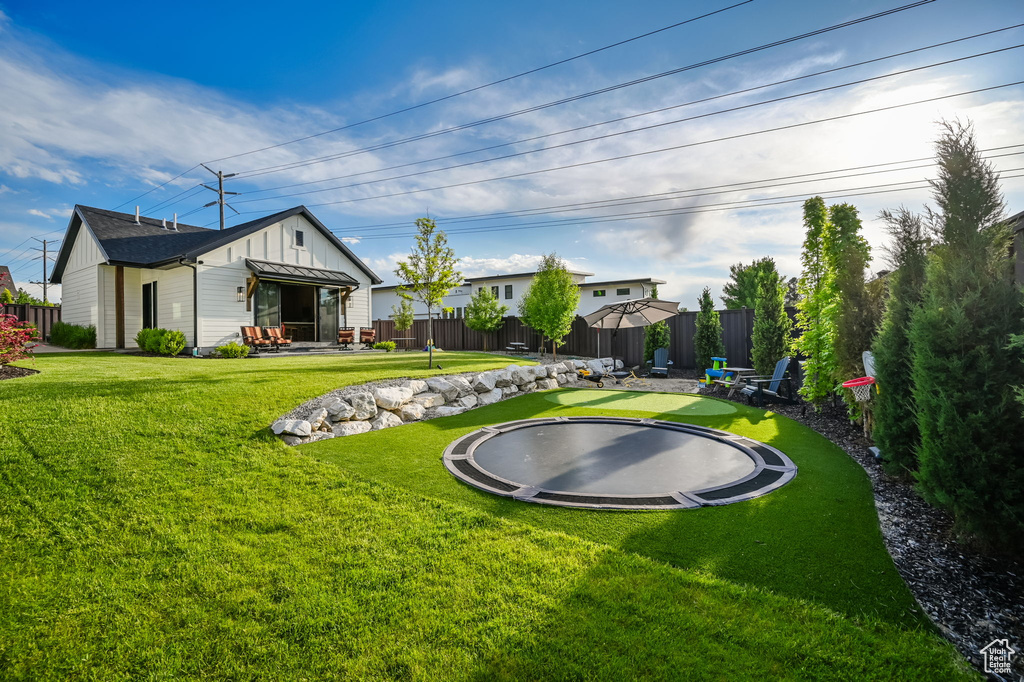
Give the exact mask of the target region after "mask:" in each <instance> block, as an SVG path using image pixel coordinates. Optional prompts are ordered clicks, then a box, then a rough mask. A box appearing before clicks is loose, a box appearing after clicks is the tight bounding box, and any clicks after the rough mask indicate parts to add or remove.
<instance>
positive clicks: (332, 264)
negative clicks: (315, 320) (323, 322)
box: [198, 215, 372, 349]
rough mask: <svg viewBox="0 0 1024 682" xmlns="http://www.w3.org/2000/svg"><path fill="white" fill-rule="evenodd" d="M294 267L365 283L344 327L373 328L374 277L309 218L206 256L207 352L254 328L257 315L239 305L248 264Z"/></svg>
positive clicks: (203, 329) (202, 276) (202, 280)
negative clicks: (299, 239)
mask: <svg viewBox="0 0 1024 682" xmlns="http://www.w3.org/2000/svg"><path fill="white" fill-rule="evenodd" d="M295 230H301V231H302V232H303V238H304V239H303V242H304V243H303V246H302V247H296V246H295ZM246 258H253V259H255V260H265V261H271V262H275V263H288V264H291V265H300V266H305V267H313V268H325V269H328V270H338V271H341V272H344V273H347V274H348V275H351V276H352V277H353V278H354V279H355V280H356V281H358V282H359V289H357V290H356V291H354V292H353V293H352V295H351V296H350V297H349V300H348V305H347V306H346V316H345V317H344V318H342V320H343V324H344V325H345V326H350V327H372V325H371V323H370V278H369V277H368V276H367V275H366V273H364V272H363V271H362V270H360V269H359V268H358V267H357V266H356V265H355V263H353V262H352V261H351V260H349V258H348V257H347V256H346V255H345V254H343V253H342V252H341V251H339V250H338V249H337V248H336V247H335V246H334V244H332V243H331V242H330V241H328V240H327V238H326V237H324V236H323V235H322V234H321V233H320V232H319V230H317V228H316V227H314V226H313V225H312V224H311V223H310V222H309V221H308V220H306V218H305V217H304V216H301V215H297V216H292V217H290V218H287V219H285V220H282V221H281V222H278V223H274V224H273V225H270V226H268V227H266V228H264V229H262V230H260V231H259V232H255V233H253V234H251V235H249V236H247V237H243V238H240V239H238V240H236V241H234V242H232V243H231V244H229V245H227V246H222V247H220V248H218V249H214V250H213V251H210V252H209V253H205V254H203V255H202V256H201V257H200V259H199V260H200V261H201V262H202V265H199V266H198V270H199V275H198V277H199V339H200V342H199V345H200V346H201V347H202V348H204V349H209V348H215V347H217V346H222V345H224V344H226V343H230V342H231V341H236V342H240V340H241V327H242V326H245V325H251V324H253V323H254V320H255V311H254V310H246V305H245V301H241V302H240V301H238V296H237V290H238V287H240V286H243V287H244V286H245V281H246V279H247V278H248V277H249V276H250V274H251V273H250V271H249V269H248V268H247V267H246V266H245V259H246Z"/></svg>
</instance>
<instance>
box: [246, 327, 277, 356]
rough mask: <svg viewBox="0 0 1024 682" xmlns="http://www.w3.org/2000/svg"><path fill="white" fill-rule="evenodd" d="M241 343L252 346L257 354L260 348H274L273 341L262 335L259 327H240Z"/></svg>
mask: <svg viewBox="0 0 1024 682" xmlns="http://www.w3.org/2000/svg"><path fill="white" fill-rule="evenodd" d="M242 343H244V344H245V345H247V346H249V347H250V348H252V351H253V353H255V354H257V355H259V353H260V348H275V349H276V347H275V345H274V342H273V341H272V340H270V339H268V338H267V337H266V336H264V335H263V330H262V329H260V328H259V327H242Z"/></svg>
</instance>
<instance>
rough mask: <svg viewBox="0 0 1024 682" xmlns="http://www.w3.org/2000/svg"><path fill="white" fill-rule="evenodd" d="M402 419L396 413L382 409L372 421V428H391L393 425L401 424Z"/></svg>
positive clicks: (378, 429)
mask: <svg viewBox="0 0 1024 682" xmlns="http://www.w3.org/2000/svg"><path fill="white" fill-rule="evenodd" d="M401 425H402V420H401V419H399V418H398V417H397V416H396V415H394V414H392V413H390V412H388V411H387V410H381V411H380V412H378V413H377V416H376V417H374V418H373V420H371V421H370V428H371V429H373V430H374V431H380V430H381V429H390V428H391V427H392V426H401Z"/></svg>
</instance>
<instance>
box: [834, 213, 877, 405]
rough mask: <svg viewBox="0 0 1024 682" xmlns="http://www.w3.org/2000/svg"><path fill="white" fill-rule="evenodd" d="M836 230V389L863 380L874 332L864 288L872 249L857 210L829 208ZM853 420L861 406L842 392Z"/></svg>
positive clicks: (871, 310) (866, 293)
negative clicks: (866, 269)
mask: <svg viewBox="0 0 1024 682" xmlns="http://www.w3.org/2000/svg"><path fill="white" fill-rule="evenodd" d="M829 217H830V219H831V223H832V226H833V234H834V235H835V238H834V241H833V248H832V250H831V252H830V253H829V257H830V258H831V262H830V263H829V267H830V269H831V270H832V271H833V272H834V273H835V283H836V293H837V294H838V298H839V301H838V303H839V304H838V305H837V306H836V307H835V313H836V337H835V352H836V367H835V368H836V374H835V376H834V377H833V380H834V383H835V385H837V386H838V385H841V384H842V382H844V381H847V380H849V379H855V378H857V377H862V376H864V362H863V359H862V358H863V354H864V351H866V350H868V349H870V348H871V340H872V338H873V336H874V331H875V318H874V306H873V304H872V302H871V298H870V296H868V291H867V287H866V286H865V284H864V270H865V268H867V264H868V260H869V259H870V257H871V256H870V253H871V247H870V246H868V242H867V240H866V239H864V237H862V236H861V234H860V230H861V222H860V218H859V217H858V216H857V209H856V208H854V207H853V206H851V205H850V204H838V205H835V206H831V207H830V208H829ZM842 396H843V400H844V401H845V402H846V406H847V409H848V411H849V413H850V417H851V418H854V419H857V418H859V417H860V412H861V405H860V404H859V403H858V402H857V401H856V400H855V399H854V397H853V391H851V390H850V389H843V390H842Z"/></svg>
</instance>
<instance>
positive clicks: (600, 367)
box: [587, 360, 604, 374]
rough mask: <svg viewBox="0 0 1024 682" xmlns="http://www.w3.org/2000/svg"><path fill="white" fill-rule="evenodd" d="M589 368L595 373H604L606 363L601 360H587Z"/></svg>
mask: <svg viewBox="0 0 1024 682" xmlns="http://www.w3.org/2000/svg"><path fill="white" fill-rule="evenodd" d="M587 369H589V370H590V371H591V372H593V373H594V374H604V363H603V362H601V361H600V360H590V361H589V362H587Z"/></svg>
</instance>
